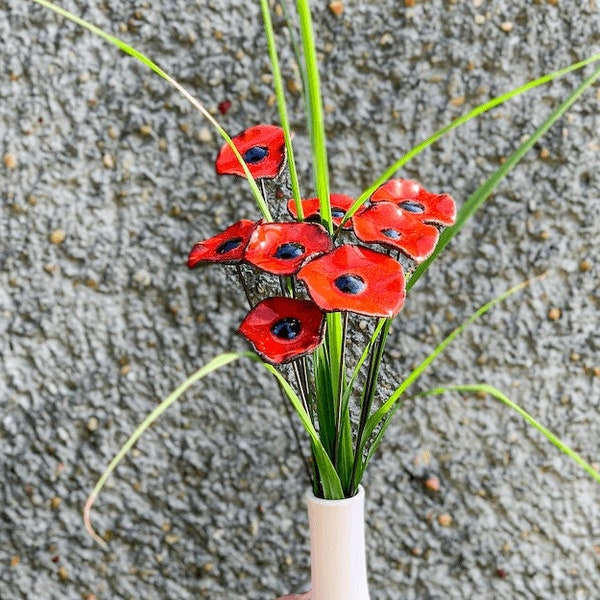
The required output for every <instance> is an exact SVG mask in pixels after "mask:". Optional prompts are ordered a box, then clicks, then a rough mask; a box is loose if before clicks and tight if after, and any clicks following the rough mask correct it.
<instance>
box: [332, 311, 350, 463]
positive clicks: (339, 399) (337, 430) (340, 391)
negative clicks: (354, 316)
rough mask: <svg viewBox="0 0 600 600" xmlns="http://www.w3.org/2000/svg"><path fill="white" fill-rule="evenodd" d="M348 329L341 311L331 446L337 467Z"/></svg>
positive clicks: (345, 313) (346, 315)
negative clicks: (338, 371) (335, 412)
mask: <svg viewBox="0 0 600 600" xmlns="http://www.w3.org/2000/svg"><path fill="white" fill-rule="evenodd" d="M347 330H348V313H347V312H344V313H342V340H341V346H342V347H341V349H340V373H339V378H338V389H337V415H336V418H335V438H334V440H335V444H334V447H333V461H332V462H333V466H334V467H335V468H336V469H337V463H338V456H339V453H340V443H341V437H342V435H341V432H342V408H343V404H344V403H343V402H342V399H343V397H344V383H345V381H346V377H345V374H346V332H347Z"/></svg>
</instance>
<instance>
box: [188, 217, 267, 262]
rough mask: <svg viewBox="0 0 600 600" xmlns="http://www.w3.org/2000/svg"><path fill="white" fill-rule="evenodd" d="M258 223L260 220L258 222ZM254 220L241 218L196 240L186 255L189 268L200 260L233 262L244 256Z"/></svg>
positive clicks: (255, 223) (254, 223)
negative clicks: (217, 231) (214, 233)
mask: <svg viewBox="0 0 600 600" xmlns="http://www.w3.org/2000/svg"><path fill="white" fill-rule="evenodd" d="M258 223H260V221H259V222H258ZM258 223H257V222H255V221H249V220H248V219H242V220H241V221H238V222H237V223H234V224H233V225H231V226H230V227H228V228H227V229H226V230H225V231H223V232H222V233H219V234H218V235H215V236H214V237H211V238H209V239H208V240H204V241H203V242H198V243H197V244H196V245H195V246H194V247H193V248H192V251H191V252H190V255H189V257H188V262H187V264H188V267H189V268H190V269H191V268H193V267H195V266H197V265H198V264H200V263H201V262H220V263H226V264H234V263H237V262H240V260H241V259H242V258H243V257H244V250H245V249H246V245H247V244H248V240H249V239H250V236H251V235H252V232H253V231H254V229H255V228H256V226H257V225H258Z"/></svg>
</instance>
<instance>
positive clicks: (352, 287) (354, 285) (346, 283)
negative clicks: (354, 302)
mask: <svg viewBox="0 0 600 600" xmlns="http://www.w3.org/2000/svg"><path fill="white" fill-rule="evenodd" d="M334 284H335V287H336V288H337V289H338V290H340V292H343V293H344V294H350V295H352V296H355V295H356V294H360V293H361V292H363V291H364V290H365V288H366V287H367V286H366V284H365V282H364V281H363V280H362V279H361V278H360V277H359V276H358V275H351V274H347V275H340V276H339V277H338V278H337V279H336V280H335V281H334Z"/></svg>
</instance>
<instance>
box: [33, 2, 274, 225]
mask: <svg viewBox="0 0 600 600" xmlns="http://www.w3.org/2000/svg"><path fill="white" fill-rule="evenodd" d="M33 2H36V3H37V4H40V5H41V6H44V7H45V8H48V9H50V10H52V11H54V12H55V13H56V14H58V15H60V16H61V17H64V18H65V19H68V20H69V21H72V22H73V23H75V24H77V25H79V26H80V27H83V28H84V29H87V30H88V31H91V32H92V33H94V34H96V35H98V36H99V37H101V38H103V39H104V40H106V41H107V42H109V43H110V44H113V45H114V46H116V47H117V48H119V49H120V50H121V51H123V52H125V54H128V55H129V56H132V57H133V58H135V59H137V60H139V61H140V62H141V63H142V64H143V65H145V66H146V67H148V68H149V69H151V70H152V71H154V73H156V74H157V75H159V76H160V77H162V78H163V79H165V80H166V81H167V82H169V83H170V84H171V85H172V86H173V87H174V88H175V89H176V90H177V91H178V92H179V93H180V94H181V95H182V96H183V97H184V98H185V99H186V100H188V102H190V104H191V105H192V106H193V107H194V108H195V109H196V110H197V111H198V112H199V113H200V114H202V116H203V117H204V118H206V119H207V120H208V122H209V123H210V124H211V125H212V126H213V127H214V128H215V129H216V130H217V131H218V132H219V134H220V135H221V137H222V138H223V139H224V140H225V142H226V143H227V144H228V145H229V147H230V148H231V150H232V151H233V153H234V154H235V156H236V158H237V160H238V162H239V163H240V165H241V167H242V169H243V170H244V173H245V175H246V179H247V180H248V184H249V185H250V189H251V190H252V193H253V195H254V200H255V202H256V204H257V206H258V208H259V210H260V212H261V214H262V215H263V217H264V218H265V220H267V221H272V220H273V218H272V216H271V213H270V211H269V207H268V205H267V203H266V201H265V199H264V198H263V195H262V194H261V192H260V190H259V188H258V185H257V184H256V181H255V180H254V177H252V173H250V171H249V169H248V166H247V165H246V163H245V162H244V159H243V158H242V155H241V154H240V153H239V152H238V149H237V148H236V147H235V145H234V144H233V142H232V141H231V137H230V136H229V135H228V133H227V132H226V131H225V130H224V129H223V127H221V125H220V124H219V122H218V121H217V120H216V119H215V118H214V117H213V116H212V115H211V114H210V113H209V112H208V110H207V109H206V108H205V107H204V106H203V105H202V104H201V103H200V102H199V101H198V100H197V99H196V98H195V97H194V96H193V95H192V94H191V93H190V92H188V91H187V90H186V89H185V88H184V87H183V86H182V85H181V84H180V83H178V82H177V81H176V80H175V79H174V78H173V77H171V76H170V75H169V74H168V73H166V72H165V71H163V70H162V69H161V68H160V67H159V66H158V65H157V64H156V63H155V62H154V61H152V60H151V59H149V58H148V57H147V56H145V55H144V54H142V53H141V52H139V51H138V50H136V49H135V48H133V47H132V46H130V45H129V44H126V43H125V42H124V41H123V40H120V39H119V38H117V37H115V36H113V35H111V34H110V33H107V32H106V31H104V30H103V29H100V28H99V27H96V26H95V25H92V23H89V22H88V21H85V20H84V19H81V18H80V17H77V16H76V15H74V14H72V13H70V12H69V11H67V10H65V9H63V8H60V7H59V6H56V5H55V4H52V3H51V2H48V1H47V0H33Z"/></svg>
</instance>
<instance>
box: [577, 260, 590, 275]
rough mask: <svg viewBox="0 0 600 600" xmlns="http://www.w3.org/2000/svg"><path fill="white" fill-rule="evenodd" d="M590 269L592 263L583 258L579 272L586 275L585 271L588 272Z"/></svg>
mask: <svg viewBox="0 0 600 600" xmlns="http://www.w3.org/2000/svg"><path fill="white" fill-rule="evenodd" d="M591 268H592V262H591V261H590V260H588V259H587V258H584V259H583V260H582V261H581V262H580V263H579V270H580V271H581V272H582V273H586V272H587V271H589V270H590V269H591Z"/></svg>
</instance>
